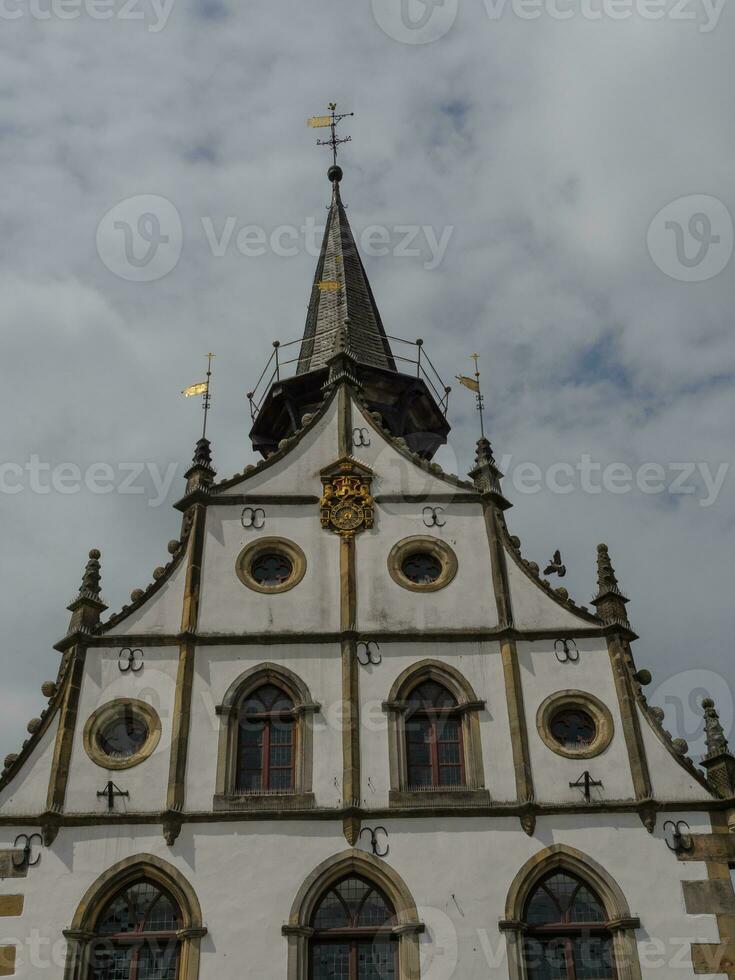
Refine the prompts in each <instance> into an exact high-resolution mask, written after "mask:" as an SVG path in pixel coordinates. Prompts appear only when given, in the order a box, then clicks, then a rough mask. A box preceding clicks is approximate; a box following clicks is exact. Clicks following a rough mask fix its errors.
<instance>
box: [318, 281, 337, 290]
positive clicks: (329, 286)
mask: <svg viewBox="0 0 735 980" xmlns="http://www.w3.org/2000/svg"><path fill="white" fill-rule="evenodd" d="M316 288H317V289H319V290H321V291H322V292H323V293H336V292H337V290H338V289H339V288H340V285H339V283H338V282H337V280H336V279H320V280H319V282H318V283H317V284H316Z"/></svg>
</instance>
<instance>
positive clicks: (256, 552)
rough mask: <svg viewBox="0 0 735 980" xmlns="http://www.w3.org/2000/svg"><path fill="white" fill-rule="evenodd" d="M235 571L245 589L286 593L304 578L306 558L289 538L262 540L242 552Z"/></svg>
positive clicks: (254, 542)
mask: <svg viewBox="0 0 735 980" xmlns="http://www.w3.org/2000/svg"><path fill="white" fill-rule="evenodd" d="M235 571H236V572H237V576H238V578H239V579H240V581H241V582H242V583H243V585H246V586H247V587H248V588H249V589H253V590H254V591H255V592H265V593H271V594H272V593H277V592H287V591H288V590H289V589H292V588H293V587H294V586H295V585H298V584H299V582H300V581H301V579H302V578H303V577H304V574H305V572H306V557H305V556H304V552H303V551H302V550H301V548H299V546H298V545H297V544H295V543H294V542H293V541H288V540H287V539H286V538H260V539H258V540H257V541H253V542H252V544H249V545H247V547H245V548H243V550H242V551H241V552H240V554H239V555H238V557H237V562H236V563H235Z"/></svg>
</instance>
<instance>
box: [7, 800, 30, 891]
mask: <svg viewBox="0 0 735 980" xmlns="http://www.w3.org/2000/svg"><path fill="white" fill-rule="evenodd" d="M10 821H12V826H22V825H23V824H24V823H27V821H23V820H21V821H19V820H18V817H17V816H16V815H13V816H12V817H9V818H8V822H9V823H10ZM22 857H23V851H22V850H12V849H11V850H7V851H0V881H2V880H3V879H4V878H27V877H28V865H27V864H20V860H21V858H22ZM15 862H18V864H20V867H16V865H15Z"/></svg>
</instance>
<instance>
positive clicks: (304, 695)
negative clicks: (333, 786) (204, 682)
mask: <svg viewBox="0 0 735 980" xmlns="http://www.w3.org/2000/svg"><path fill="white" fill-rule="evenodd" d="M263 684H275V685H276V686H277V687H279V688H280V689H281V690H283V691H285V693H286V694H288V696H289V697H290V698H291V700H292V701H293V703H294V716H295V718H296V725H295V727H294V787H293V790H289V791H286V792H282V793H278V792H275V791H274V792H268V793H262V794H260V793H242V792H238V791H237V790H236V789H235V779H236V768H237V729H238V709H239V706H240V704H241V703H242V701H243V700H244V699H245V698H246V697H248V695H250V694H252V693H253V691H255V690H256V689H257V688H258V687H261V686H262V685H263ZM320 710H321V705H319V704H317V703H316V702H315V701H314V699H313V698H312V696H311V693H310V691H309V689H308V687H307V686H306V684H304V682H303V681H302V680H301V678H300V677H298V676H297V675H296V674H295V673H294V672H293V671H292V670H289V669H288V667H283V666H281V665H280V664H274V663H261V664H257V665H256V666H255V667H251V668H249V669H248V670H246V671H245V672H244V673H242V674H240V676H239V677H238V678H237V679H236V680H235V681H233V683H232V684H231V685H230V687H229V688H228V689H227V692H226V694H225V696H224V699H223V701H222V704H220V705H217V707H216V708H215V711H216V712H217V714H218V715H219V719H220V727H219V744H218V749H217V776H216V781H215V795H214V809H215V810H232V809H248V810H251V809H264V810H265V809H267V810H274V809H276V810H278V809H303V808H308V807H313V806H314V803H315V801H314V794H313V792H312V771H313V762H314V729H313V716H314V714H316V712H318V711H320Z"/></svg>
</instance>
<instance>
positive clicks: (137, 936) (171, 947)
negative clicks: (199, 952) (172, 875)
mask: <svg viewBox="0 0 735 980" xmlns="http://www.w3.org/2000/svg"><path fill="white" fill-rule="evenodd" d="M181 928H182V916H181V911H180V909H179V908H178V906H177V904H176V903H175V902H174V900H173V899H172V898H171V897H170V895H168V894H167V893H166V892H165V891H163V890H162V889H161V888H160V887H159V886H158V885H155V884H153V883H152V882H150V881H145V880H143V881H137V882H136V883H135V884H133V885H127V886H126V887H125V888H123V889H122V890H121V891H119V892H118V893H117V894H116V895H115V896H114V898H113V899H112V900H111V901H110V902H109V903H108V904H107V906H106V907H105V908H104V909H103V911H102V914H101V915H100V917H99V919H98V921H97V926H96V928H95V930H94V932H95V939H94V940H93V941H92V943H91V949H90V963H91V966H90V973H89V980H178V977H179V959H180V954H181V948H180V942H179V940H178V938H177V933H178V931H179V930H180V929H181Z"/></svg>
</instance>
